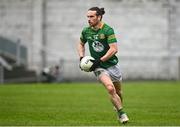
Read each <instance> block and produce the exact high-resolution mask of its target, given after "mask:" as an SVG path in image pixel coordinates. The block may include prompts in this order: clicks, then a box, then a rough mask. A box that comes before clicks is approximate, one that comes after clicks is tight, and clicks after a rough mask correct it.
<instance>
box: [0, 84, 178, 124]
mask: <svg viewBox="0 0 180 127" xmlns="http://www.w3.org/2000/svg"><path fill="white" fill-rule="evenodd" d="M123 91H124V110H125V111H126V112H127V113H128V116H129V117H130V122H129V123H128V124H127V125H128V126H134V125H144V126H145V125H150V126H153V125H157V126H171V125H174V126H178V125H180V82H176V81H153V82H150V81H145V82H124V84H123ZM5 125H6V126H11V125H13V126H34V125H36V126H71V125H73V126H119V125H121V124H119V123H118V122H117V118H116V113H115V112H114V110H113V108H112V105H111V103H110V101H109V97H108V95H107V92H106V90H105V89H104V87H103V86H102V85H101V84H97V83H68V84H66V83H62V84H31V85H29V84H25V85H23V84H19V85H18V84H8V85H0V126H5Z"/></svg>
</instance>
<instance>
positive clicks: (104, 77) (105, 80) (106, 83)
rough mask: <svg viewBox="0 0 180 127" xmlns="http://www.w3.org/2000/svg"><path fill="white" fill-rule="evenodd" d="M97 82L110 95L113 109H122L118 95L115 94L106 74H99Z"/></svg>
mask: <svg viewBox="0 0 180 127" xmlns="http://www.w3.org/2000/svg"><path fill="white" fill-rule="evenodd" d="M99 80H100V82H101V83H102V84H103V85H104V86H105V88H106V89H107V91H108V93H109V95H110V99H111V102H112V103H113V105H114V106H115V108H116V109H117V110H120V109H122V103H121V100H120V98H119V96H118V94H117V93H116V89H115V87H114V85H113V83H112V81H111V78H110V77H109V76H108V75H106V74H101V76H100V77H99Z"/></svg>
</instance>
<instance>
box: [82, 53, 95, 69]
mask: <svg viewBox="0 0 180 127" xmlns="http://www.w3.org/2000/svg"><path fill="white" fill-rule="evenodd" d="M91 60H94V58H93V57H92V56H85V57H83V58H82V60H81V63H80V67H81V69H82V70H83V71H86V72H89V69H90V68H91V66H92V65H93V62H92V61H91Z"/></svg>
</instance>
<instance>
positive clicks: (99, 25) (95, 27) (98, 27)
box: [92, 21, 104, 30]
mask: <svg viewBox="0 0 180 127" xmlns="http://www.w3.org/2000/svg"><path fill="white" fill-rule="evenodd" d="M103 25H104V23H103V22H101V21H100V22H99V23H98V24H97V25H96V26H94V27H92V28H93V29H94V30H99V29H101V28H102V27H103Z"/></svg>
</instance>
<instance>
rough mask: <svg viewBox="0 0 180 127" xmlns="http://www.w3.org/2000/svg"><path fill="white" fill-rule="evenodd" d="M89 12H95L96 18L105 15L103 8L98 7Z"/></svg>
mask: <svg viewBox="0 0 180 127" xmlns="http://www.w3.org/2000/svg"><path fill="white" fill-rule="evenodd" d="M89 10H91V11H96V15H97V16H99V15H100V16H103V15H104V14H105V11H104V8H99V7H91V8H90V9H89Z"/></svg>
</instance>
